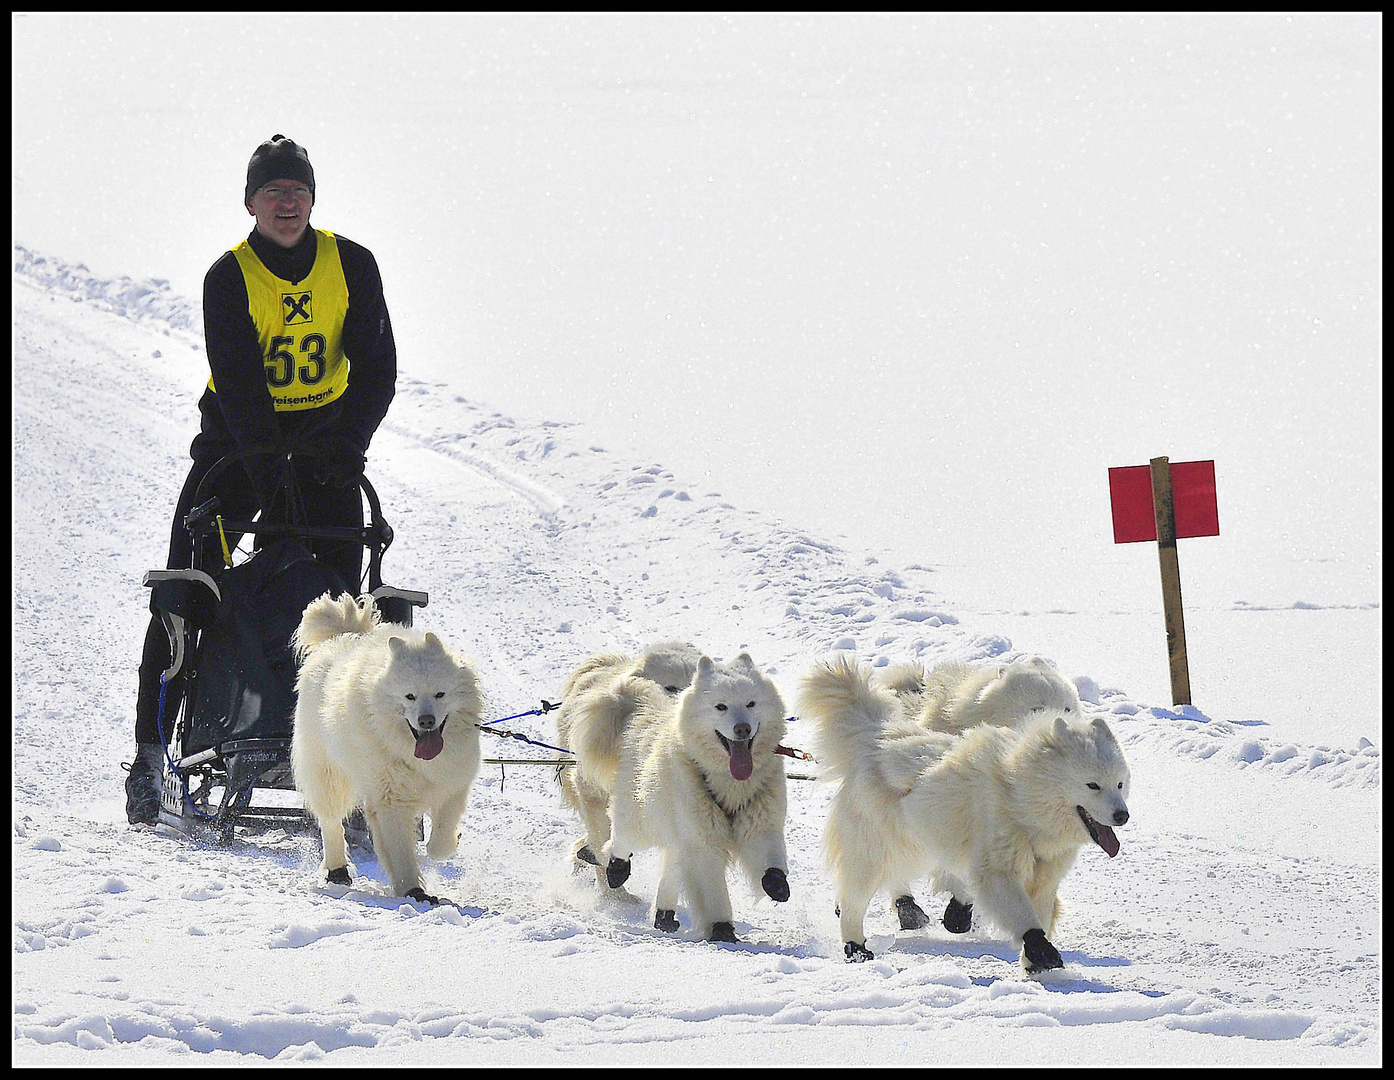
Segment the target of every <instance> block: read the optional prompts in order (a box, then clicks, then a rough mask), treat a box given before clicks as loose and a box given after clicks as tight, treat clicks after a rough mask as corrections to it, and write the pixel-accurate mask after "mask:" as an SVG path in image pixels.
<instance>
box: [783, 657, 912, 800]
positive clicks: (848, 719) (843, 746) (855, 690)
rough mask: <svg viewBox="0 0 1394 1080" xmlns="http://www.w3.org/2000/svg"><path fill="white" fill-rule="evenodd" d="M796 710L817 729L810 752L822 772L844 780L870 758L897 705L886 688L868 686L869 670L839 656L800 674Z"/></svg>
mask: <svg viewBox="0 0 1394 1080" xmlns="http://www.w3.org/2000/svg"><path fill="white" fill-rule="evenodd" d="M799 712H800V715H801V716H803V717H805V718H807V719H808V720H811V721H812V722H813V725H814V728H815V729H816V732H817V735H816V740H817V746H816V750H815V755H814V756H815V757H817V759H818V763H819V766H820V768H821V770H822V772H823V774H824V775H825V776H827V777H829V778H830V779H834V780H846V779H847V778H848V777H849V776H851V775H852V772H853V770H854V769H855V768H856V766H857V764H858V763H859V762H867V761H870V760H872V758H873V756H874V753H875V749H876V744H877V741H878V739H879V738H880V736H881V733H882V731H883V730H884V728H885V726H886V724H888V723H889V722H891V721H892V720H895V719H898V718H899V716H900V706H899V704H898V703H897V701H896V699H895V695H894V694H893V693H892V692H891V691H890V690H888V689H886V688H884V687H878V686H875V685H873V684H872V681H871V674H870V672H869V671H868V670H867V669H866V668H864V667H863V666H862V665H860V664H858V663H857V661H856V659H855V658H854V657H852V656H848V655H845V654H844V655H840V656H836V657H834V658H833V659H831V660H824V661H821V662H820V663H818V664H817V665H816V666H815V667H814V668H813V670H812V671H810V672H809V673H808V674H807V675H805V676H804V678H803V681H802V683H801V684H800V687H799Z"/></svg>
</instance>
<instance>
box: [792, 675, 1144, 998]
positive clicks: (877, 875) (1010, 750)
mask: <svg viewBox="0 0 1394 1080" xmlns="http://www.w3.org/2000/svg"><path fill="white" fill-rule="evenodd" d="M800 697H801V702H800V704H801V715H803V716H804V717H806V718H807V719H808V720H810V721H811V722H812V723H813V725H814V726H815V728H816V730H817V734H818V747H817V750H816V751H815V754H816V756H817V758H818V761H819V763H820V765H821V767H822V769H823V771H824V774H825V775H827V776H828V777H829V778H830V779H833V780H836V781H839V782H840V783H839V787H838V790H837V792H836V793H835V794H834V796H833V800H832V804H831V807H830V809H829V814H828V824H827V829H826V832H825V835H824V847H825V852H826V855H827V857H828V862H829V864H830V866H831V868H832V872H833V878H834V883H835V887H836V890H837V904H838V912H839V916H840V918H841V929H842V938H843V942H844V952H845V954H846V956H847V958H848V959H849V960H854V961H860V960H867V959H870V958H871V956H872V953H871V952H870V950H868V949H867V947H866V934H865V931H864V929H863V921H864V918H865V915H866V909H867V906H868V904H869V903H870V901H871V898H872V896H874V895H875V894H876V893H877V892H878V891H880V890H881V889H882V888H884V887H886V886H888V885H889V886H893V887H898V886H900V885H901V884H902V883H904V882H908V881H910V880H912V879H914V878H915V877H918V876H920V875H922V874H923V873H924V872H925V871H926V870H929V869H932V870H937V871H938V872H940V873H941V874H942V875H943V878H944V880H945V881H947V882H948V883H950V884H951V886H952V888H953V890H954V892H955V894H956V895H958V896H959V897H961V898H962V899H963V900H965V901H966V902H967V904H968V905H973V904H976V905H977V906H978V908H979V910H980V911H981V912H982V913H984V914H985V915H986V916H987V918H988V919H989V920H990V921H991V922H993V923H994V924H996V925H997V926H999V927H1000V928H1001V929H1003V930H1005V931H1006V932H1007V933H1008V934H1010V935H1011V936H1012V938H1013V940H1014V941H1017V942H1020V943H1021V945H1022V954H1021V962H1022V966H1023V967H1024V968H1025V970H1026V971H1028V972H1036V971H1042V970H1045V969H1048V968H1058V967H1062V966H1063V961H1062V960H1061V958H1060V953H1059V952H1058V951H1057V950H1056V948H1055V946H1054V945H1053V944H1051V942H1050V940H1049V938H1050V935H1051V934H1052V933H1053V932H1054V929H1055V924H1056V920H1057V918H1058V917H1059V914H1060V904H1059V900H1058V897H1057V891H1058V889H1059V885H1060V882H1061V880H1062V879H1063V878H1064V876H1065V874H1066V873H1067V872H1068V871H1069V869H1070V866H1071V865H1072V864H1073V863H1074V859H1075V855H1076V854H1077V853H1078V851H1079V848H1080V847H1082V846H1083V845H1084V844H1086V843H1089V842H1090V841H1092V842H1094V843H1096V844H1098V845H1099V846H1100V847H1101V848H1103V849H1104V851H1105V852H1107V853H1108V855H1109V856H1110V857H1112V856H1114V855H1116V854H1118V838H1117V837H1116V836H1115V835H1114V832H1113V827H1114V826H1116V825H1122V824H1124V823H1125V822H1127V820H1128V807H1127V801H1126V800H1127V797H1128V788H1129V780H1130V777H1129V772H1128V765H1127V762H1126V761H1125V760H1124V758H1123V751H1122V748H1121V747H1120V746H1119V745H1118V741H1117V740H1116V739H1115V738H1114V736H1113V733H1112V732H1111V731H1110V730H1109V728H1108V725H1107V724H1106V723H1105V722H1104V720H1103V719H1102V718H1101V717H1100V718H1098V719H1095V720H1094V721H1093V722H1092V723H1088V722H1084V721H1082V720H1067V719H1065V718H1064V717H1062V716H1055V717H1044V718H1041V719H1037V720H1027V721H1026V722H1025V723H1023V724H1021V725H1020V726H1017V727H1003V726H996V725H991V724H980V725H979V726H977V727H973V728H970V729H968V730H967V731H966V732H965V733H964V734H963V735H961V736H960V735H950V734H948V733H946V732H938V731H929V730H926V729H925V728H924V727H923V726H922V725H920V724H919V723H917V722H916V721H914V720H910V719H907V718H905V716H904V715H903V714H902V711H901V706H900V703H899V702H898V701H897V700H896V697H895V695H894V693H893V692H891V691H890V690H889V689H887V688H886V687H884V686H881V685H877V684H876V683H874V682H873V680H872V678H871V676H870V675H869V673H868V672H867V670H866V669H865V668H863V667H861V666H860V665H858V664H857V663H856V662H855V660H853V659H852V658H850V657H846V656H841V657H837V658H835V659H833V660H831V661H828V662H825V663H821V664H819V665H817V666H816V667H815V668H814V669H813V671H811V672H810V673H809V674H808V675H807V676H805V678H804V680H803V682H802V684H801V694H800Z"/></svg>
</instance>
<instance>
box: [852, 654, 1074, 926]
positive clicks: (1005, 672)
mask: <svg viewBox="0 0 1394 1080" xmlns="http://www.w3.org/2000/svg"><path fill="white" fill-rule="evenodd" d="M872 682H873V683H875V684H877V685H880V686H884V687H886V688H887V689H889V690H891V691H892V692H893V693H894V694H895V695H896V698H897V699H898V700H899V701H900V705H901V712H902V715H904V716H905V717H906V718H907V719H912V720H916V721H918V722H919V723H920V724H921V725H923V726H924V727H926V728H928V729H929V730H931V731H943V732H947V733H949V734H951V735H961V734H963V733H964V732H965V731H967V730H968V729H969V728H972V727H977V726H978V725H979V724H994V725H996V726H998V727H1015V726H1019V725H1021V724H1024V723H1026V722H1028V721H1035V720H1043V719H1053V718H1054V717H1057V716H1063V717H1064V718H1065V719H1066V720H1078V719H1079V718H1080V716H1081V715H1082V710H1081V706H1080V702H1079V692H1078V691H1077V690H1076V689H1075V687H1074V684H1073V683H1071V682H1070V681H1069V680H1067V679H1066V678H1065V677H1064V676H1062V675H1061V674H1060V673H1059V672H1058V671H1056V669H1055V668H1054V666H1053V665H1051V663H1050V662H1049V661H1048V660H1046V659H1044V658H1043V657H1039V656H1033V657H1031V658H1030V659H1029V660H1019V661H1016V662H1015V663H1011V664H981V665H971V664H964V663H960V662H958V661H947V662H945V663H941V664H936V665H935V666H934V667H933V668H931V669H930V670H929V671H925V669H924V668H923V667H922V666H921V665H919V664H913V663H912V664H901V665H892V666H891V667H888V668H879V669H877V671H876V673H875V674H874V675H873V676H872ZM934 876H935V881H934V885H935V888H936V889H937V890H940V891H945V890H947V891H949V892H950V893H951V894H952V892H953V882H952V881H951V880H949V879H948V877H947V876H946V875H944V874H938V873H937V874H935V875H934ZM891 897H892V903H893V906H894V907H895V911H896V915H897V916H898V918H899V920H900V928H901V929H902V930H915V929H918V928H919V927H922V926H927V925H929V922H930V918H929V916H928V915H926V914H925V913H924V911H923V909H921V907H920V906H919V904H917V903H916V902H915V897H914V895H913V894H912V893H911V891H910V887H909V883H908V882H902V883H898V884H896V885H895V886H893V887H892V890H891ZM942 922H943V924H944V927H945V929H947V930H948V931H949V932H950V933H954V934H966V933H967V932H968V931H969V930H970V929H971V928H972V925H973V906H972V904H965V903H963V901H961V900H960V899H959V898H958V896H956V895H950V897H949V902H948V905H947V906H946V907H945V908H944V915H943V918H942Z"/></svg>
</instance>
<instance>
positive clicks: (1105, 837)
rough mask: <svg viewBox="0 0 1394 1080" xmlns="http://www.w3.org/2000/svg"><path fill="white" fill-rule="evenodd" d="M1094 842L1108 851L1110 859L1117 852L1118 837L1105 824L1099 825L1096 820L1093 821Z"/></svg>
mask: <svg viewBox="0 0 1394 1080" xmlns="http://www.w3.org/2000/svg"><path fill="white" fill-rule="evenodd" d="M1094 842H1095V843H1097V844H1098V845H1099V847H1101V848H1103V849H1104V851H1106V852H1108V857H1109V858H1110V859H1111V858H1113V857H1114V856H1115V855H1117V854H1118V847H1119V845H1118V837H1116V836H1114V835H1113V830H1112V829H1110V828H1109V827H1108V826H1107V825H1100V824H1099V823H1098V822H1097V821H1096V822H1094Z"/></svg>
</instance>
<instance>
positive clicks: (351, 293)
mask: <svg viewBox="0 0 1394 1080" xmlns="http://www.w3.org/2000/svg"><path fill="white" fill-rule="evenodd" d="M314 202H315V173H314V170H313V169H312V168H311V167H310V158H309V155H308V154H307V153H306V152H305V149H304V148H303V147H301V146H298V145H297V144H296V143H294V142H292V141H291V140H290V139H287V138H286V137H285V136H283V135H275V136H273V137H272V138H271V139H270V140H268V141H267V142H264V143H262V144H261V145H260V146H258V147H257V148H256V151H255V152H254V153H253V154H252V158H251V160H250V161H249V162H248V164H247V187H246V191H245V193H244V203H245V205H246V207H247V213H248V214H250V215H251V216H252V217H254V218H255V219H256V226H255V227H254V228H253V229H252V231H251V233H250V234H249V235H248V237H247V238H246V239H245V240H243V241H241V242H240V243H238V244H237V245H236V246H235V247H234V248H233V249H232V250H231V251H228V252H226V253H225V254H224V255H223V256H222V258H220V259H219V260H218V261H217V262H216V263H214V264H213V267H212V269H210V270H209V271H208V274H207V276H206V277H205V278H204V282H203V329H204V340H205V343H206V347H207V353H208V366H209V368H210V369H211V377H210V378H209V380H208V389H207V390H206V391H205V392H204V394H203V397H202V399H201V400H200V401H199V412H200V414H201V417H202V422H201V426H200V430H199V433H198V435H197V437H195V439H194V441H193V445H192V447H191V448H190V451H189V453H190V456H191V457H192V458H193V460H194V464H193V468H192V469H190V471H189V476H188V479H187V480H186V481H185V482H184V489H183V491H182V492H181V493H180V496H179V501H178V503H177V505H176V507H175V511H174V526H173V530H172V533H171V537H170V546H169V560H168V562H167V565H168V566H169V567H170V568H172V569H173V568H183V567H187V566H189V564H190V559H191V557H192V551H193V540H192V538H191V537H190V535H189V533H188V530H187V529H185V527H184V516H185V515H186V514H187V513H188V512H189V510H191V509H192V508H193V504H194V496H195V493H196V491H197V489H198V486H199V482H200V481H201V480H202V479H203V478H204V476H205V475H207V473H208V470H209V469H210V468H211V467H212V466H213V464H214V463H215V462H216V461H217V460H218V459H219V458H220V457H222V456H223V455H224V454H228V453H231V452H233V451H234V450H239V449H247V448H249V447H261V446H278V447H286V446H293V445H296V444H302V443H307V442H308V443H314V444H315V445H317V446H321V447H326V448H328V450H329V453H328V454H327V456H326V457H324V458H323V459H322V460H321V464H320V465H319V467H318V468H317V469H316V470H314V473H315V474H314V475H312V476H309V477H306V476H304V475H303V474H299V475H298V476H297V479H298V481H299V486H300V491H301V495H302V496H303V501H304V504H305V512H306V518H307V520H308V521H309V522H311V523H313V524H329V525H345V526H350V527H355V528H356V527H359V526H361V525H362V524H363V508H362V502H361V499H360V495H359V487H358V481H359V477H360V476H361V475H362V473H363V465H364V455H365V453H366V451H367V449H368V444H369V442H370V441H371V440H372V437H373V433H374V432H375V431H376V430H377V428H378V425H379V424H380V423H381V422H382V418H383V417H384V416H385V415H386V413H387V408H388V405H389V404H391V401H392V397H393V394H394V393H395V388H396V380H397V349H396V344H395V343H394V341H393V337H392V323H391V320H390V319H389V318H388V314H387V304H386V302H385V300H384V299H383V294H382V278H381V276H380V275H379V273H378V267H377V261H376V260H375V259H374V258H373V255H372V253H371V252H370V251H368V249H367V248H364V247H362V246H360V245H358V244H355V243H354V242H353V241H351V240H346V239H345V238H344V237H342V236H335V235H334V234H333V233H330V232H327V231H325V230H321V229H312V228H311V227H310V210H311V208H312V207H313V206H314ZM244 461H245V466H244V468H243V469H242V470H238V469H236V468H235V467H234V468H229V469H227V470H226V471H225V472H224V473H223V474H222V475H221V477H220V478H219V487H218V495H219V497H220V499H221V500H222V508H223V514H224V515H225V516H227V517H229V518H237V517H240V516H243V515H245V518H250V517H251V516H252V515H253V514H254V513H256V511H257V510H258V509H261V510H263V511H265V510H266V509H267V508H268V507H270V506H272V505H274V500H275V499H276V498H277V496H278V493H279V488H280V479H281V477H280V466H281V459H279V458H277V457H276V456H274V455H267V456H264V457H260V458H251V459H244ZM245 518H244V520H245ZM228 541H229V545H230V546H231V545H235V544H236V542H237V541H236V538H235V537H232V536H229V537H228ZM315 555H316V557H317V558H318V559H320V561H322V562H326V563H328V564H329V565H330V566H332V567H333V568H334V569H335V570H337V571H338V572H339V574H340V576H341V577H342V578H343V579H344V581H345V582H347V583H348V584H349V585H351V586H352V587H353V588H355V590H356V589H357V587H358V586H359V584H360V583H361V569H362V551H361V549H360V548H359V546H358V545H356V544H352V543H348V544H345V543H343V542H339V543H338V544H337V545H336V544H333V543H324V542H320V543H319V544H318V546H317V547H316V549H315ZM152 610H153V609H152ZM169 662H170V655H169V639H168V636H167V635H166V633H165V630H164V627H163V626H162V625H161V623H160V621H159V619H158V618H152V619H151V621H150V627H149V629H148V630H147V632H146V635H145V648H144V652H143V654H142V657H141V662H140V690H139V693H138V695H137V699H136V724H135V732H136V756H135V761H134V762H133V763H132V764H131V766H130V773H129V775H128V776H127V778H126V816H127V818H128V819H129V820H130V822H131V823H132V824H136V823H146V824H153V823H154V822H155V820H156V818H157V816H158V814H159V806H160V774H161V760H162V757H163V753H164V750H163V746H162V736H161V732H160V727H161V718H160V714H161V705H160V698H161V686H160V678H161V673H162V672H163V671H164V670H165V669H166V668H168V666H169ZM182 692H183V678H182V674H180V675H176V676H174V678H173V679H172V680H171V685H170V686H168V687H167V688H166V689H165V699H166V702H167V704H166V706H165V708H166V710H167V711H166V712H165V715H164V716H163V721H162V723H163V727H164V733H163V739H164V740H167V739H168V738H169V736H170V727H171V726H172V717H173V713H174V709H173V707H172V703H177V702H179V701H180V700H182Z"/></svg>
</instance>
